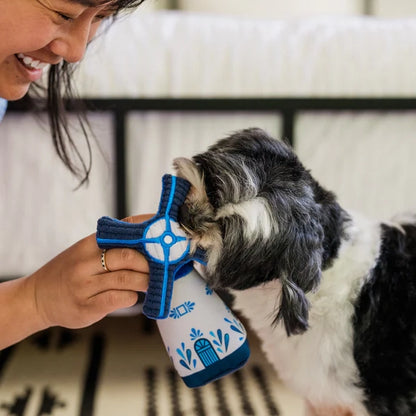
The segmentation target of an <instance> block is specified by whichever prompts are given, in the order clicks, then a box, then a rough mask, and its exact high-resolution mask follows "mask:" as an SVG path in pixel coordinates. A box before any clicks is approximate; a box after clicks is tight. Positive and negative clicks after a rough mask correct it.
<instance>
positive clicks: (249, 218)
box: [216, 197, 278, 240]
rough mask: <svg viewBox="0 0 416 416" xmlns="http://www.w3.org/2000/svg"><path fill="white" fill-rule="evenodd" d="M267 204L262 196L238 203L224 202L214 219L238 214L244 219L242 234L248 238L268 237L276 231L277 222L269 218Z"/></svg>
mask: <svg viewBox="0 0 416 416" xmlns="http://www.w3.org/2000/svg"><path fill="white" fill-rule="evenodd" d="M269 209H270V208H269V204H268V203H267V201H266V200H265V199H264V198H260V197H259V198H254V199H250V200H249V201H243V202H240V203H238V204H226V205H224V206H223V207H221V208H220V209H219V210H218V212H217V215H216V219H220V218H223V217H230V216H232V215H239V216H240V217H242V218H243V219H244V221H245V225H246V227H245V229H244V234H245V237H246V238H247V239H248V240H250V239H253V238H257V237H262V238H264V239H266V238H269V237H270V236H271V234H272V232H277V231H278V230H277V224H275V223H273V222H272V220H271V215H270V212H269Z"/></svg>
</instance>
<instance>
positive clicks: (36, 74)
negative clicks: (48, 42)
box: [15, 53, 48, 82]
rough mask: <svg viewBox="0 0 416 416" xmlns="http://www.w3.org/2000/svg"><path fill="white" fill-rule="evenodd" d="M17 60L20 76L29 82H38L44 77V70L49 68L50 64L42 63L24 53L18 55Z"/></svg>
mask: <svg viewBox="0 0 416 416" xmlns="http://www.w3.org/2000/svg"><path fill="white" fill-rule="evenodd" d="M15 58H16V61H17V68H18V70H19V72H20V74H22V75H23V76H24V77H25V78H26V79H27V80H28V81H29V82H35V81H38V80H39V79H40V78H41V77H42V73H43V69H44V68H46V67H47V66H48V63H46V62H41V61H40V60H37V59H34V58H32V57H30V56H27V55H24V54H22V53H19V54H16V55H15Z"/></svg>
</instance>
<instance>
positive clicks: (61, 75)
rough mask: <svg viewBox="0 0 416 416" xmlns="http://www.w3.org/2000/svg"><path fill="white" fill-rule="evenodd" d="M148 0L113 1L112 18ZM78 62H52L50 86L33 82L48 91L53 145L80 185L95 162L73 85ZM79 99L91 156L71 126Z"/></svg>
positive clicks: (86, 0) (84, 0) (87, 1)
mask: <svg viewBox="0 0 416 416" xmlns="http://www.w3.org/2000/svg"><path fill="white" fill-rule="evenodd" d="M73 1H76V2H78V3H81V4H84V5H87V6H95V5H98V4H100V3H106V2H108V0H73ZM144 1H145V0H114V1H113V2H112V3H111V9H112V11H113V12H114V14H113V15H112V16H111V19H113V20H115V19H116V18H117V16H118V15H119V13H120V12H121V11H123V10H126V9H133V8H135V7H137V6H139V5H140V4H142V3H143V2H144ZM75 67H76V65H75V64H70V63H68V62H65V61H63V62H61V63H60V64H57V65H52V66H51V67H50V69H49V74H48V85H47V87H43V88H42V87H39V86H37V85H33V88H31V93H33V92H35V94H36V95H38V96H39V91H40V90H43V91H45V89H46V93H47V100H46V110H47V113H48V117H49V124H50V128H51V133H52V140H53V145H54V147H55V149H56V152H57V154H58V156H59V158H60V159H61V160H62V162H63V163H64V164H65V166H66V167H67V168H68V169H69V171H70V172H71V173H73V174H74V175H75V176H76V177H77V178H78V179H79V180H80V186H81V185H83V184H84V183H85V182H86V181H87V180H88V177H89V174H90V171H91V166H92V153H91V145H90V140H89V135H88V133H89V130H90V129H89V123H88V120H87V117H86V113H85V108H82V105H81V106H80V104H81V102H80V100H78V99H77V98H78V97H77V94H76V92H75V89H74V87H73V85H72V74H73V72H74V69H75ZM71 102H76V103H77V106H76V108H75V110H76V111H75V114H76V117H77V119H78V123H79V126H80V128H81V131H82V135H83V136H84V139H85V142H86V144H87V149H88V157H87V159H85V158H84V156H83V155H82V154H81V152H80V150H79V147H78V145H77V143H75V141H74V139H73V137H72V135H71V129H70V126H69V121H68V117H67V112H66V107H67V105H71Z"/></svg>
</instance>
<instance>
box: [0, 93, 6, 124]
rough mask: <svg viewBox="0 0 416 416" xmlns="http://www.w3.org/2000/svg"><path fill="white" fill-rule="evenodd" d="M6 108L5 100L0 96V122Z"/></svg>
mask: <svg viewBox="0 0 416 416" xmlns="http://www.w3.org/2000/svg"><path fill="white" fill-rule="evenodd" d="M6 109H7V100H5V99H4V98H0V123H1V121H2V120H3V117H4V114H5V113H6Z"/></svg>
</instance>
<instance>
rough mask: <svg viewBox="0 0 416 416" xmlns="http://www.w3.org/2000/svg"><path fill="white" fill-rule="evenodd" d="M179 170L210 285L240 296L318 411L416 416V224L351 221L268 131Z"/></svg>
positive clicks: (414, 220) (293, 383)
mask: <svg viewBox="0 0 416 416" xmlns="http://www.w3.org/2000/svg"><path fill="white" fill-rule="evenodd" d="M174 165H175V168H176V171H177V174H178V176H181V177H183V178H185V179H187V180H188V181H189V182H191V184H192V187H191V191H190V193H189V195H188V198H187V200H186V202H185V205H184V206H183V207H182V210H181V215H180V221H181V223H182V225H183V227H184V228H185V229H186V230H187V232H188V233H189V234H190V236H191V237H192V241H193V244H194V245H195V246H196V245H199V246H201V247H203V248H205V249H206V250H207V253H208V264H207V267H206V277H207V280H208V281H209V283H210V284H211V285H212V286H213V287H214V288H221V289H230V290H231V292H232V294H233V295H234V297H235V303H234V307H235V308H236V309H237V310H240V311H241V312H242V314H243V315H244V316H245V317H246V318H247V319H248V321H249V323H250V325H251V327H252V328H253V329H254V331H255V332H256V333H257V334H258V335H259V337H260V339H261V341H262V345H263V349H264V351H265V353H266V355H267V357H268V359H269V360H270V362H271V363H272V364H273V365H274V366H275V368H276V370H277V371H278V374H279V376H280V377H281V378H282V380H283V381H284V382H285V383H287V384H288V385H289V386H290V387H291V388H292V389H294V390H295V391H296V392H298V393H299V394H300V395H301V396H302V397H304V398H305V400H306V402H307V408H308V414H309V415H319V416H322V415H328V416H336V415H350V416H367V415H377V416H411V415H416V216H413V217H411V216H409V217H408V218H403V219H402V221H399V220H398V221H397V222H396V223H389V224H387V223H386V224H384V223H378V222H376V221H372V220H368V219H365V218H362V217H360V216H357V215H352V214H350V213H347V212H346V211H345V210H344V209H342V208H341V207H340V205H339V204H338V203H337V201H336V198H335V196H334V194H333V193H331V192H328V191H327V190H325V189H323V188H322V187H321V186H320V185H319V184H318V182H317V181H316V180H314V178H313V177H312V176H311V174H310V173H309V171H308V170H306V169H305V168H304V167H303V165H302V164H301V162H300V161H299V159H298V158H297V156H296V155H295V154H294V153H293V151H292V150H291V149H290V148H289V147H288V146H286V145H285V144H283V143H281V142H279V141H277V140H274V139H272V138H271V137H269V136H268V135H267V134H266V133H265V132H264V131H262V130H260V129H247V130H243V131H240V132H237V133H236V134H234V135H232V136H230V137H228V138H225V139H223V140H221V141H219V142H218V143H217V144H215V145H213V146H212V147H210V148H209V150H208V151H206V152H204V153H202V154H199V155H197V156H195V157H193V159H192V160H189V159H184V158H180V159H176V160H175V162H174ZM412 192H415V190H413V191H412Z"/></svg>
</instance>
